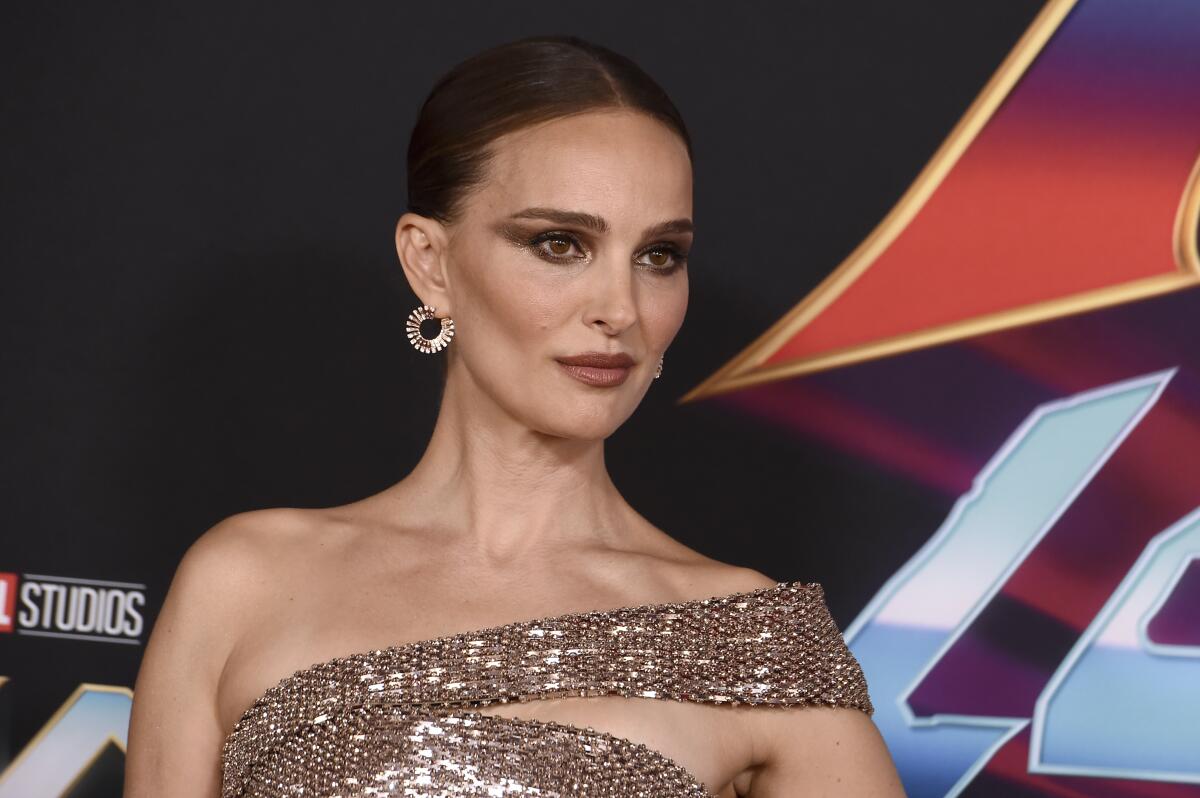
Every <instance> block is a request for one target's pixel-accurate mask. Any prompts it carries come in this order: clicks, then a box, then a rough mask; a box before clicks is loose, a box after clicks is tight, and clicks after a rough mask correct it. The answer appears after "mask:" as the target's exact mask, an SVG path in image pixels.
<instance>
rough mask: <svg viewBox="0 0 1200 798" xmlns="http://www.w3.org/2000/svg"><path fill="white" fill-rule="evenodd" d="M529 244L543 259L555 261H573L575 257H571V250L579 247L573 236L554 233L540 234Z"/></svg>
mask: <svg viewBox="0 0 1200 798" xmlns="http://www.w3.org/2000/svg"><path fill="white" fill-rule="evenodd" d="M529 244H530V246H532V247H534V249H535V250H536V251H537V252H538V253H540V254H541V255H542V256H543V257H545V258H548V259H549V260H555V261H564V260H574V259H575V258H576V257H577V256H574V255H572V254H571V250H572V249H574V248H576V247H579V242H577V241H576V240H575V237H574V236H571V235H568V234H566V233H554V232H550V233H542V234H541V235H539V236H537V237H535V238H534V239H533V240H532V241H530V242H529ZM581 249H582V248H581Z"/></svg>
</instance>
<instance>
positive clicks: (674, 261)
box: [496, 224, 688, 274]
mask: <svg viewBox="0 0 1200 798" xmlns="http://www.w3.org/2000/svg"><path fill="white" fill-rule="evenodd" d="M496 231H497V232H498V233H499V234H500V235H501V236H502V237H503V238H504V239H505V240H507V241H508V242H509V243H511V244H513V245H514V246H517V247H519V248H521V249H524V250H526V251H528V252H530V253H531V254H533V255H535V256H537V257H539V258H541V259H542V260H545V261H548V262H550V263H570V262H578V261H581V260H586V255H568V254H565V253H560V254H555V253H554V252H552V251H551V250H550V249H549V248H548V247H547V246H546V244H547V243H548V242H565V243H567V244H570V245H571V246H573V247H575V248H576V249H578V250H579V251H580V252H581V253H583V252H586V250H587V248H586V246H585V245H584V244H583V242H582V241H581V240H580V237H579V235H578V234H576V233H573V232H571V231H569V230H561V229H556V230H546V231H544V232H540V233H534V232H533V231H531V230H527V229H525V228H523V227H521V226H519V225H513V224H501V225H499V226H498V227H497V228H496ZM654 253H665V254H666V255H667V256H668V257H670V259H671V261H670V263H669V264H666V265H656V264H653V263H646V262H645V261H642V260H640V259H641V258H642V257H644V256H646V255H652V254H654ZM636 258H637V259H636V260H635V262H637V263H639V264H642V265H644V266H646V268H647V270H648V271H651V272H655V273H657V274H671V273H673V272H675V271H677V270H678V269H680V268H682V267H683V266H684V265H686V263H687V259H688V253H687V251H686V250H684V249H682V248H681V247H680V246H679V245H678V244H676V243H674V242H671V241H659V242H656V243H654V244H650V245H648V246H646V247H643V248H642V249H641V250H640V251H639V252H638V253H637V256H636Z"/></svg>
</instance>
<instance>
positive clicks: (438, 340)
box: [405, 305, 454, 355]
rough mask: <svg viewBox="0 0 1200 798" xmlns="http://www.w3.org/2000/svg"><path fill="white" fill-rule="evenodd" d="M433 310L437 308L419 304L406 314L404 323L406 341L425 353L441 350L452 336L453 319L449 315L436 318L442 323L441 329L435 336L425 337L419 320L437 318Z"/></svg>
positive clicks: (429, 353) (430, 353)
mask: <svg viewBox="0 0 1200 798" xmlns="http://www.w3.org/2000/svg"><path fill="white" fill-rule="evenodd" d="M435 310H437V308H433V307H430V306H429V305H421V306H419V307H417V308H416V309H414V310H413V312H412V313H409V314H408V323H407V324H406V325H405V326H406V327H407V328H408V342H409V343H410V344H412V345H413V346H414V347H416V348H417V349H418V350H419V351H421V352H424V353H425V354H427V355H432V354H433V353H434V352H440V351H442V350H443V349H445V348H446V347H447V346H449V345H450V339H452V338H453V337H454V319H452V318H450V317H449V316H447V317H446V318H444V319H438V321H440V322H441V323H442V329H441V330H440V331H439V332H438V334H437V336H436V337H434V338H426V337H425V334H424V333H422V332H421V322H423V321H426V320H428V319H437V317H436V316H434V315H433V312H434V311H435Z"/></svg>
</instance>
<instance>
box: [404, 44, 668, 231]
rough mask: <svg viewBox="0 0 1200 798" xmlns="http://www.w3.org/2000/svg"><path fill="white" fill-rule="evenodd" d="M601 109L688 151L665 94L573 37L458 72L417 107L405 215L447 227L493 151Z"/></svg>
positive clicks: (487, 55)
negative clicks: (518, 134)
mask: <svg viewBox="0 0 1200 798" xmlns="http://www.w3.org/2000/svg"><path fill="white" fill-rule="evenodd" d="M603 108H630V109H634V110H638V111H642V112H644V113H646V114H649V115H650V116H652V117H654V118H656V119H658V120H659V121H661V122H663V123H664V124H666V125H667V126H668V127H670V128H671V129H673V130H675V131H676V132H677V133H678V134H679V136H680V137H681V138H682V139H683V142H684V144H685V145H686V147H687V152H688V157H689V158H691V157H692V142H691V138H690V137H689V136H688V132H687V127H686V126H685V125H684V123H683V118H682V117H681V116H680V114H679V111H678V110H677V109H676V108H675V105H674V104H673V103H672V102H671V100H670V98H669V97H668V96H667V93H666V92H665V91H663V89H662V88H661V87H660V86H659V85H658V84H657V83H655V82H654V80H653V79H652V78H651V77H650V76H649V75H647V74H646V73H645V72H644V71H643V70H642V69H641V67H639V66H638V65H637V64H635V63H634V62H633V61H631V60H630V59H629V58H627V57H625V56H623V55H620V54H619V53H616V52H613V51H612V50H609V49H608V48H606V47H602V46H600V45H598V44H594V43H592V42H588V41H586V40H584V39H581V38H579V37H577V36H532V37H529V38H525V39H520V40H518V41H514V42H509V43H507V44H501V45H498V46H496V47H492V48H489V49H487V50H484V51H482V52H480V53H478V54H477V55H474V56H472V57H471V58H468V59H467V60H466V61H463V62H461V63H460V64H458V65H457V66H455V67H453V68H452V69H451V70H450V71H449V72H447V73H446V74H445V75H443V76H442V77H441V78H440V79H439V80H438V81H437V83H435V84H434V86H433V88H432V89H431V91H430V93H429V96H428V97H427V98H426V100H425V102H424V104H423V105H422V106H421V110H420V113H419V115H418V117H417V122H416V125H415V126H414V127H413V131H412V137H411V138H410V139H409V144H408V210H409V211H411V212H413V213H417V214H420V215H422V216H427V217H430V218H433V219H437V220H439V221H441V222H443V223H450V222H452V221H454V220H455V219H456V218H457V215H458V213H459V211H460V209H461V203H462V201H463V199H464V197H465V196H466V195H467V194H468V193H469V192H470V190H471V189H472V188H474V187H476V186H478V185H479V184H480V183H482V182H483V180H484V179H485V178H486V170H487V166H488V161H489V159H490V157H491V152H490V150H489V146H488V145H489V144H490V143H491V142H492V141H493V140H494V139H496V138H498V137H500V136H502V135H504V134H505V133H509V132H511V131H515V130H519V129H521V128H523V127H526V126H529V125H533V124H537V123H539V122H546V121H550V120H552V119H557V118H561V117H565V116H570V115H572V114H578V113H582V112H585V111H591V110H597V109H603Z"/></svg>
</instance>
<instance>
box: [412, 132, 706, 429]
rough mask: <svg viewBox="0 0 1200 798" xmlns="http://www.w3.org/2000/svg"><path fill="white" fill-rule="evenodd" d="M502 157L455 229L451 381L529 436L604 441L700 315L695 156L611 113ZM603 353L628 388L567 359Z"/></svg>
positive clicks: (450, 259)
mask: <svg viewBox="0 0 1200 798" xmlns="http://www.w3.org/2000/svg"><path fill="white" fill-rule="evenodd" d="M493 153H494V157H493V160H492V161H491V163H490V165H489V171H488V177H487V180H486V181H485V183H484V184H483V185H482V186H480V187H479V188H477V189H476V190H475V191H473V192H471V194H470V195H469V196H468V197H467V199H466V201H465V204H464V206H463V210H462V213H461V214H460V216H459V218H458V219H457V220H456V221H455V223H454V224H452V225H450V226H449V227H447V228H446V232H447V237H446V247H445V266H444V269H445V285H444V286H443V289H444V297H445V309H446V310H447V312H448V313H449V315H451V316H452V317H453V318H454V321H455V337H454V340H453V343H452V344H451V346H453V347H456V358H454V359H453V360H452V362H451V371H450V375H449V379H450V380H469V381H471V382H472V383H473V384H474V385H475V386H477V387H478V388H479V389H480V390H481V391H482V392H483V393H485V394H487V395H488V396H489V397H490V398H491V400H492V401H494V402H495V403H497V404H498V405H499V406H500V407H502V408H503V409H504V410H505V411H507V412H508V414H510V415H511V416H513V417H515V418H518V419H520V420H521V421H523V422H524V423H525V424H526V425H527V426H529V427H530V428H532V429H536V430H538V431H540V432H544V433H547V434H551V435H557V436H562V437H570V438H583V439H602V438H605V437H607V436H608V435H610V434H611V433H612V432H613V431H614V430H615V429H616V428H617V427H618V426H620V424H621V423H623V422H624V421H625V420H626V419H627V418H628V417H629V416H630V414H632V413H633V411H634V409H635V408H636V407H637V405H638V403H639V402H640V401H641V399H642V396H643V395H644V394H645V392H646V390H647V388H648V387H649V386H650V384H651V381H652V379H653V377H654V372H655V369H656V368H657V366H658V359H659V356H660V355H662V354H663V352H664V351H665V350H666V349H667V347H668V346H669V345H670V343H671V341H672V340H673V339H674V338H675V334H676V333H677V332H678V331H679V327H680V325H681V324H682V323H683V318H684V314H685V312H686V310H687V302H688V275H687V267H686V260H685V258H686V255H687V252H688V250H689V248H690V247H691V243H692V232H691V218H692V167H691V162H690V160H689V158H688V154H687V149H686V147H685V145H684V143H683V141H682V140H681V139H680V138H679V136H678V135H677V134H676V133H675V132H673V131H672V130H671V129H670V128H668V127H666V126H665V125H664V124H662V123H661V122H658V121H657V120H655V119H654V118H652V117H650V116H648V115H645V114H642V113H638V112H633V111H628V110H614V111H598V112H589V113H585V114H580V115H576V116H572V117H568V118H564V119H557V120H553V121H551V122H547V123H543V124H540V125H537V126H534V127H529V128H525V129H522V130H519V131H515V132H513V133H509V134H507V135H505V136H503V137H501V138H500V139H497V140H496V141H495V142H494V146H493ZM431 304H433V303H431ZM439 310H441V308H439ZM593 352H600V353H605V354H619V353H624V354H627V355H629V356H630V357H631V358H632V359H633V360H634V361H635V363H634V365H633V366H632V368H631V369H630V370H629V373H628V376H627V378H626V379H625V381H624V382H623V383H621V384H619V385H607V386H597V385H594V384H589V383H587V382H584V381H581V380H580V379H578V378H577V377H575V376H572V374H571V372H570V370H568V369H567V368H564V366H563V365H562V364H561V363H560V362H559V361H558V360H557V358H561V357H570V356H574V355H580V354H583V353H593Z"/></svg>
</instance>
